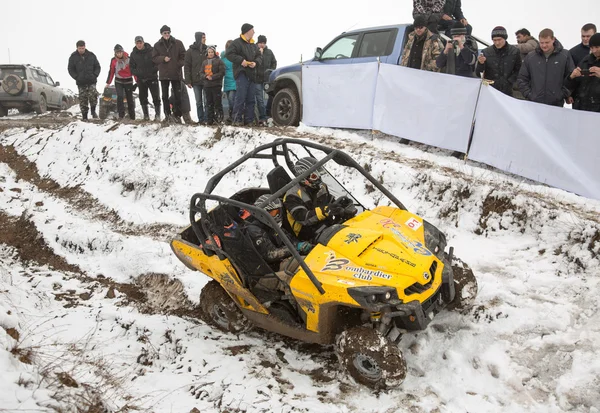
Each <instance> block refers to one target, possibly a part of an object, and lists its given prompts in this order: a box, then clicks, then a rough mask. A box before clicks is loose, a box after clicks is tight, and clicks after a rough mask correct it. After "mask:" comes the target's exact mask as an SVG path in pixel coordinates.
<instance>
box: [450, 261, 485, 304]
mask: <svg viewBox="0 0 600 413" xmlns="http://www.w3.org/2000/svg"><path fill="white" fill-rule="evenodd" d="M452 271H453V272H454V291H455V295H454V300H452V302H451V303H450V304H448V306H447V307H446V308H447V309H448V310H468V309H469V308H471V307H472V306H473V303H474V302H475V298H476V297H477V290H478V286H477V279H476V278H475V274H473V270H472V269H471V268H470V267H469V266H468V265H467V264H466V263H464V262H463V261H462V260H461V259H460V258H453V259H452Z"/></svg>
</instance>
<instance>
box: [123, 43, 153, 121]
mask: <svg viewBox="0 0 600 413" xmlns="http://www.w3.org/2000/svg"><path fill="white" fill-rule="evenodd" d="M152 51H153V48H152V46H151V45H150V43H145V42H144V38H143V37H142V36H136V37H135V47H134V48H133V50H132V51H131V54H130V55H129V66H130V67H131V74H132V75H134V76H137V86H138V90H139V92H140V103H141V104H142V112H144V120H149V119H150V115H149V114H148V91H150V93H151V94H152V103H153V104H154V120H155V121H159V120H160V93H159V91H158V68H157V67H156V65H155V64H154V62H153V61H152Z"/></svg>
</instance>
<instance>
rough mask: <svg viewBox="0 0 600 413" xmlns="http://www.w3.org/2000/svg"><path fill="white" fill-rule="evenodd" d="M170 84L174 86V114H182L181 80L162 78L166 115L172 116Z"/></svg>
mask: <svg viewBox="0 0 600 413" xmlns="http://www.w3.org/2000/svg"><path fill="white" fill-rule="evenodd" d="M169 86H172V87H173V98H174V99H173V115H175V116H181V80H161V81H160V88H161V89H162V90H161V92H162V101H163V106H164V107H163V111H164V113H165V116H166V117H169V116H171V105H170V104H169Z"/></svg>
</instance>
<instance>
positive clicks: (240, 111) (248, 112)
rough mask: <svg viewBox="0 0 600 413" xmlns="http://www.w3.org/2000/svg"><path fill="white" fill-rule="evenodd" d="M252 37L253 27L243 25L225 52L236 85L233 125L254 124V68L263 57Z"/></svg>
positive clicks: (246, 24) (247, 24)
mask: <svg viewBox="0 0 600 413" xmlns="http://www.w3.org/2000/svg"><path fill="white" fill-rule="evenodd" d="M253 37H254V26H252V25H251V24H249V23H244V24H243V25H242V33H241V34H240V37H238V38H237V39H235V40H234V41H233V42H232V43H231V45H230V46H229V47H228V48H227V50H226V54H227V58H228V59H229V60H230V61H231V63H232V65H233V77H234V78H235V83H236V92H235V102H234V105H233V123H234V124H237V125H250V124H252V123H253V122H254V104H255V95H256V92H255V91H256V72H257V70H256V66H258V65H260V64H261V63H262V60H263V56H262V53H261V52H260V50H259V49H258V46H256V44H255V43H254V39H253Z"/></svg>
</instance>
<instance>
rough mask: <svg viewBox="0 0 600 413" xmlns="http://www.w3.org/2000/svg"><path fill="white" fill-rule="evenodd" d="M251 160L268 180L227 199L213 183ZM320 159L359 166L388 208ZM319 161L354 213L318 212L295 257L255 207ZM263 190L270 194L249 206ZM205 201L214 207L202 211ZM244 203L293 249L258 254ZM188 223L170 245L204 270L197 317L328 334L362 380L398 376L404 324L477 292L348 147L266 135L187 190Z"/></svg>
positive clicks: (226, 324) (233, 325)
mask: <svg viewBox="0 0 600 413" xmlns="http://www.w3.org/2000/svg"><path fill="white" fill-rule="evenodd" d="M300 151H301V152H303V153H302V155H303V154H304V153H308V154H309V155H310V156H313V157H315V158H317V159H320V160H319V161H318V162H317V163H316V164H315V165H314V166H313V167H312V168H309V169H308V170H307V171H306V172H304V173H302V174H301V175H299V176H296V177H294V178H293V179H292V178H290V174H288V172H287V170H286V168H285V167H284V165H285V166H286V167H287V168H288V170H289V171H292V170H293V169H292V167H293V164H294V161H295V160H297V159H298V158H299V156H298V153H299V152H300ZM302 155H300V156H302ZM250 159H258V160H264V161H271V162H273V169H272V170H271V171H270V172H269V173H268V174H267V181H268V188H267V187H264V188H248V189H243V190H241V191H239V192H237V193H236V194H234V195H233V196H231V197H230V198H226V197H221V196H217V195H214V194H213V193H212V192H213V190H214V189H215V187H216V186H217V184H218V183H219V182H220V181H221V179H222V178H223V177H224V176H225V175H226V174H228V173H229V172H231V171H233V170H234V169H235V168H237V167H238V166H240V165H241V164H243V163H244V162H246V161H248V160H250ZM280 161H282V162H281V163H282V164H283V165H281V164H280ZM328 162H332V163H336V164H337V165H338V166H336V167H335V168H336V169H339V166H341V167H347V168H353V169H354V170H355V171H358V172H359V173H360V174H362V176H363V177H364V178H365V179H366V180H367V181H368V184H370V185H372V186H373V187H374V188H377V189H378V190H379V191H381V193H383V195H385V196H386V197H387V198H388V199H389V200H390V201H391V204H393V206H378V207H376V208H374V209H372V210H368V209H366V208H364V207H363V205H362V204H361V203H360V202H358V201H357V200H356V199H355V198H354V197H352V195H351V194H349V193H348V192H347V191H346V190H345V189H344V187H343V186H342V185H341V184H340V183H339V182H338V181H337V180H335V178H334V177H333V176H332V175H331V174H330V173H328V172H327V170H326V169H325V168H324V165H325V164H326V163H328ZM317 170H318V171H320V172H321V175H322V177H323V181H324V182H326V183H327V184H328V186H329V189H330V191H331V192H332V194H333V195H335V196H338V197H339V196H346V197H348V198H349V199H350V200H352V203H353V209H354V210H355V211H356V212H357V213H356V215H355V216H353V217H352V218H350V219H347V220H343V219H339V218H336V217H334V218H333V219H331V220H329V221H328V222H325V223H324V224H323V226H322V227H321V228H319V230H317V235H316V236H315V239H314V240H313V244H314V245H315V246H314V248H313V249H312V250H311V251H310V252H309V253H308V254H307V255H306V256H301V255H300V254H299V253H298V252H297V251H296V248H294V245H293V243H292V241H291V240H290V239H289V237H288V236H287V235H286V231H284V230H283V229H282V228H280V227H279V226H278V225H277V223H276V221H275V220H274V219H273V217H272V216H271V215H270V214H269V213H268V212H267V211H266V210H265V209H263V208H261V207H262V206H264V205H266V204H268V203H269V202H270V201H272V200H274V199H275V198H277V197H279V198H282V197H283V195H284V194H285V193H286V191H287V190H288V189H289V188H291V187H292V186H294V185H295V184H297V183H298V182H300V181H302V180H303V179H305V178H306V177H307V176H309V175H310V174H311V173H312V172H314V171H317ZM354 175H356V174H354ZM292 176H293V175H292ZM264 194H272V195H271V197H270V198H269V200H267V201H265V202H264V203H263V204H261V205H259V206H254V205H253V204H254V202H255V200H256V199H257V198H258V197H259V196H261V195H264ZM207 202H208V203H210V204H216V207H214V208H212V209H211V210H210V211H209V210H208V208H207ZM247 213H250V214H252V215H253V216H254V217H256V218H257V219H259V220H260V221H261V222H262V223H264V224H266V225H268V226H269V227H271V228H272V229H273V230H274V231H275V232H276V233H277V234H278V236H279V237H280V238H281V240H282V241H283V242H284V244H285V245H286V246H287V248H288V249H289V251H290V255H291V258H289V259H286V260H284V262H282V263H281V265H280V266H278V267H277V268H272V267H271V266H270V265H269V264H267V263H266V262H265V261H264V260H263V259H262V258H261V256H260V255H259V254H258V252H257V251H256V249H255V248H254V244H253V242H252V241H251V240H250V239H249V237H248V235H247V233H246V232H245V230H244V219H243V215H244V214H247ZM190 222H191V225H190V226H189V227H187V228H186V229H185V230H184V231H183V232H182V233H181V234H179V235H178V236H176V237H175V239H173V240H172V242H171V247H172V249H173V252H174V253H175V254H176V255H177V257H178V258H179V259H180V260H181V261H182V262H183V263H184V264H185V265H186V266H187V267H188V268H190V269H192V270H197V271H200V272H202V273H204V274H206V275H208V276H209V277H210V278H212V279H213V281H210V282H209V283H208V284H207V285H206V286H205V287H204V289H203V290H202V293H201V295H200V306H201V309H202V311H201V312H202V317H203V318H204V320H205V321H206V322H208V323H210V324H211V325H213V326H215V327H217V328H219V329H221V330H223V331H228V332H233V333H241V332H244V331H246V330H248V329H249V328H251V327H252V326H256V327H260V328H263V329H265V330H268V331H272V332H276V333H279V334H283V335H285V336H288V337H292V338H295V339H298V340H302V341H305V342H311V343H320V344H334V345H335V350H336V354H337V355H338V358H339V361H340V363H341V366H342V368H344V369H345V370H347V371H348V373H349V374H350V375H351V376H352V377H353V378H354V379H355V380H356V381H357V382H359V383H362V384H365V385H367V386H369V387H372V388H386V387H387V388H389V387H393V386H397V385H398V384H400V383H401V382H402V381H403V380H404V378H405V376H406V362H405V360H404V358H403V356H402V353H401V352H400V350H399V348H398V342H399V341H400V339H401V337H402V333H403V332H406V331H408V330H421V329H424V328H426V327H427V325H428V323H429V322H430V321H431V320H432V319H433V317H434V315H435V314H437V313H438V312H439V311H440V310H442V309H443V308H449V309H452V308H461V307H464V306H466V305H469V304H471V303H472V301H473V300H474V298H475V295H476V294H477V282H476V280H475V277H474V276H473V272H472V271H471V270H470V269H469V268H468V266H467V265H466V264H464V263H462V262H461V261H460V260H458V259H456V258H455V257H454V256H453V248H452V247H450V248H449V249H448V251H446V237H445V236H444V234H442V233H441V232H440V231H439V230H438V229H437V228H435V227H434V226H433V225H431V224H430V223H429V222H427V221H425V220H424V219H422V218H421V217H419V216H417V215H415V214H413V213H411V212H409V211H407V209H406V208H405V207H404V205H402V203H401V202H400V201H399V200H397V199H396V198H395V197H394V195H392V194H391V193H390V192H389V191H388V190H387V189H386V188H385V187H384V186H383V185H382V184H381V183H380V182H379V181H378V180H377V179H375V178H374V177H372V176H371V175H370V174H369V173H368V172H367V171H366V170H365V169H364V168H363V167H361V166H360V165H359V164H358V163H357V162H356V161H354V160H353V159H352V158H351V157H350V156H348V155H347V154H345V153H343V152H342V151H339V150H336V149H332V148H329V147H326V146H322V145H319V144H316V143H312V142H309V141H305V140H299V139H278V140H275V141H273V142H272V143H269V144H266V145H263V146H260V147H258V148H256V149H255V150H254V151H252V152H250V153H248V154H246V155H245V156H243V157H242V158H240V159H238V160H237V161H236V162H234V163H233V164H231V165H230V166H228V167H227V168H225V169H224V170H223V171H221V172H219V173H218V174H216V175H215V176H213V177H212V178H211V179H210V180H209V181H208V184H207V186H206V190H205V192H204V193H198V194H195V195H194V196H193V197H192V199H191V205H190ZM284 227H285V224H284ZM284 229H285V228H284Z"/></svg>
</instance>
